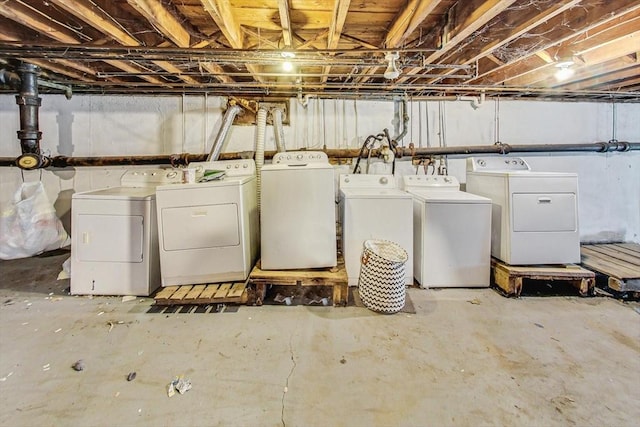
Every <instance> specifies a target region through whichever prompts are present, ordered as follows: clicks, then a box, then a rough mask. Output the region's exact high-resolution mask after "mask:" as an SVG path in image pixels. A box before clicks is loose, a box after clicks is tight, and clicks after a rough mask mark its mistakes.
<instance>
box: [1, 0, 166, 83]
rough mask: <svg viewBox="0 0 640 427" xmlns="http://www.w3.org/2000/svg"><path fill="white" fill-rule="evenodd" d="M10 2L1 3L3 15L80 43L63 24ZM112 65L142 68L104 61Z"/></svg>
mask: <svg viewBox="0 0 640 427" xmlns="http://www.w3.org/2000/svg"><path fill="white" fill-rule="evenodd" d="M7 4H8V3H0V14H2V15H3V16H5V17H7V18H9V19H11V20H14V21H16V22H19V23H21V24H23V25H26V26H28V27H30V28H32V29H34V30H36V31H38V32H40V33H42V34H44V35H46V36H48V37H50V38H52V39H54V40H56V41H59V42H61V43H67V44H74V45H77V44H80V41H78V39H77V38H76V37H75V35H74V34H73V33H72V32H70V31H69V30H67V29H66V28H64V27H62V26H61V25H59V24H57V23H55V22H53V21H51V20H49V19H48V18H46V17H45V16H43V15H41V14H39V13H35V12H33V10H31V9H29V8H27V7H25V6H24V5H23V4H21V3H15V2H14V3H12V4H11V7H8V6H7ZM104 62H105V63H107V64H109V65H111V66H112V67H115V68H119V69H120V70H123V71H127V72H139V71H140V70H139V69H138V68H136V67H134V66H132V65H129V64H128V63H126V62H125V61H119V60H109V61H104ZM141 78H142V79H144V80H146V81H148V82H150V83H154V84H160V85H162V84H164V81H163V80H160V79H157V78H155V77H153V76H141Z"/></svg>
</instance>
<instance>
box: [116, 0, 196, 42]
mask: <svg viewBox="0 0 640 427" xmlns="http://www.w3.org/2000/svg"><path fill="white" fill-rule="evenodd" d="M127 2H128V3H129V5H131V7H133V8H134V9H135V10H136V11H138V13H139V14H140V15H142V16H144V17H145V18H146V19H147V21H149V22H150V23H151V24H152V25H153V26H154V27H156V28H157V29H158V30H159V31H160V32H161V33H162V35H164V36H166V37H168V38H169V39H171V40H172V41H173V42H174V43H175V44H176V46H180V47H189V44H190V39H191V37H190V36H189V33H188V32H187V30H185V29H184V28H183V26H182V24H181V23H180V22H179V21H178V20H177V19H176V17H175V16H173V14H172V13H171V12H169V11H168V10H167V9H166V8H165V7H164V6H163V4H162V3H161V2H160V0H127Z"/></svg>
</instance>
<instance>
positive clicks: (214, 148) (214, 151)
mask: <svg viewBox="0 0 640 427" xmlns="http://www.w3.org/2000/svg"><path fill="white" fill-rule="evenodd" d="M241 111H242V107H240V106H239V105H238V104H235V103H234V104H232V105H231V106H230V107H229V108H227V111H225V113H224V116H223V117H222V124H221V125H220V129H219V130H218V134H217V135H216V138H215V139H214V140H213V144H212V145H211V151H210V152H209V156H207V162H209V161H216V160H218V158H219V157H220V153H221V152H222V147H224V144H225V143H226V141H227V139H228V137H229V131H230V130H231V125H233V119H235V118H236V116H237V115H238V113H240V112H241Z"/></svg>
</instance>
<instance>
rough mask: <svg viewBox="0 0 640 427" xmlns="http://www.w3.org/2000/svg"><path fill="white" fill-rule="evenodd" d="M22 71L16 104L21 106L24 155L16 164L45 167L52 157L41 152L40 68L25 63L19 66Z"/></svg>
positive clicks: (20, 138) (25, 166)
mask: <svg viewBox="0 0 640 427" xmlns="http://www.w3.org/2000/svg"><path fill="white" fill-rule="evenodd" d="M18 71H19V72H20V80H21V85H20V93H19V94H18V95H16V104H18V107H19V108H20V130H19V131H18V139H19V140H20V148H21V149H22V155H21V156H20V157H18V158H17V159H16V165H18V167H20V168H22V169H37V168H44V167H47V166H49V165H50V163H51V162H50V159H49V158H47V157H45V156H42V154H41V153H40V139H41V138H42V132H40V130H39V123H38V109H39V108H40V105H41V102H42V99H41V98H40V97H39V96H38V73H39V72H40V69H39V68H38V67H37V66H35V65H33V64H27V63H23V64H22V65H20V67H19V68H18Z"/></svg>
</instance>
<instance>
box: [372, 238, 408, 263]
mask: <svg viewBox="0 0 640 427" xmlns="http://www.w3.org/2000/svg"><path fill="white" fill-rule="evenodd" d="M363 245H364V247H365V249H368V250H370V251H371V252H373V253H374V254H376V255H378V256H379V257H381V258H383V259H385V260H387V261H391V262H400V263H404V262H407V260H408V259H409V255H408V254H407V251H405V250H404V249H403V248H402V247H401V246H400V245H398V244H397V243H395V242H390V241H388V240H365V241H364V244H363Z"/></svg>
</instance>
